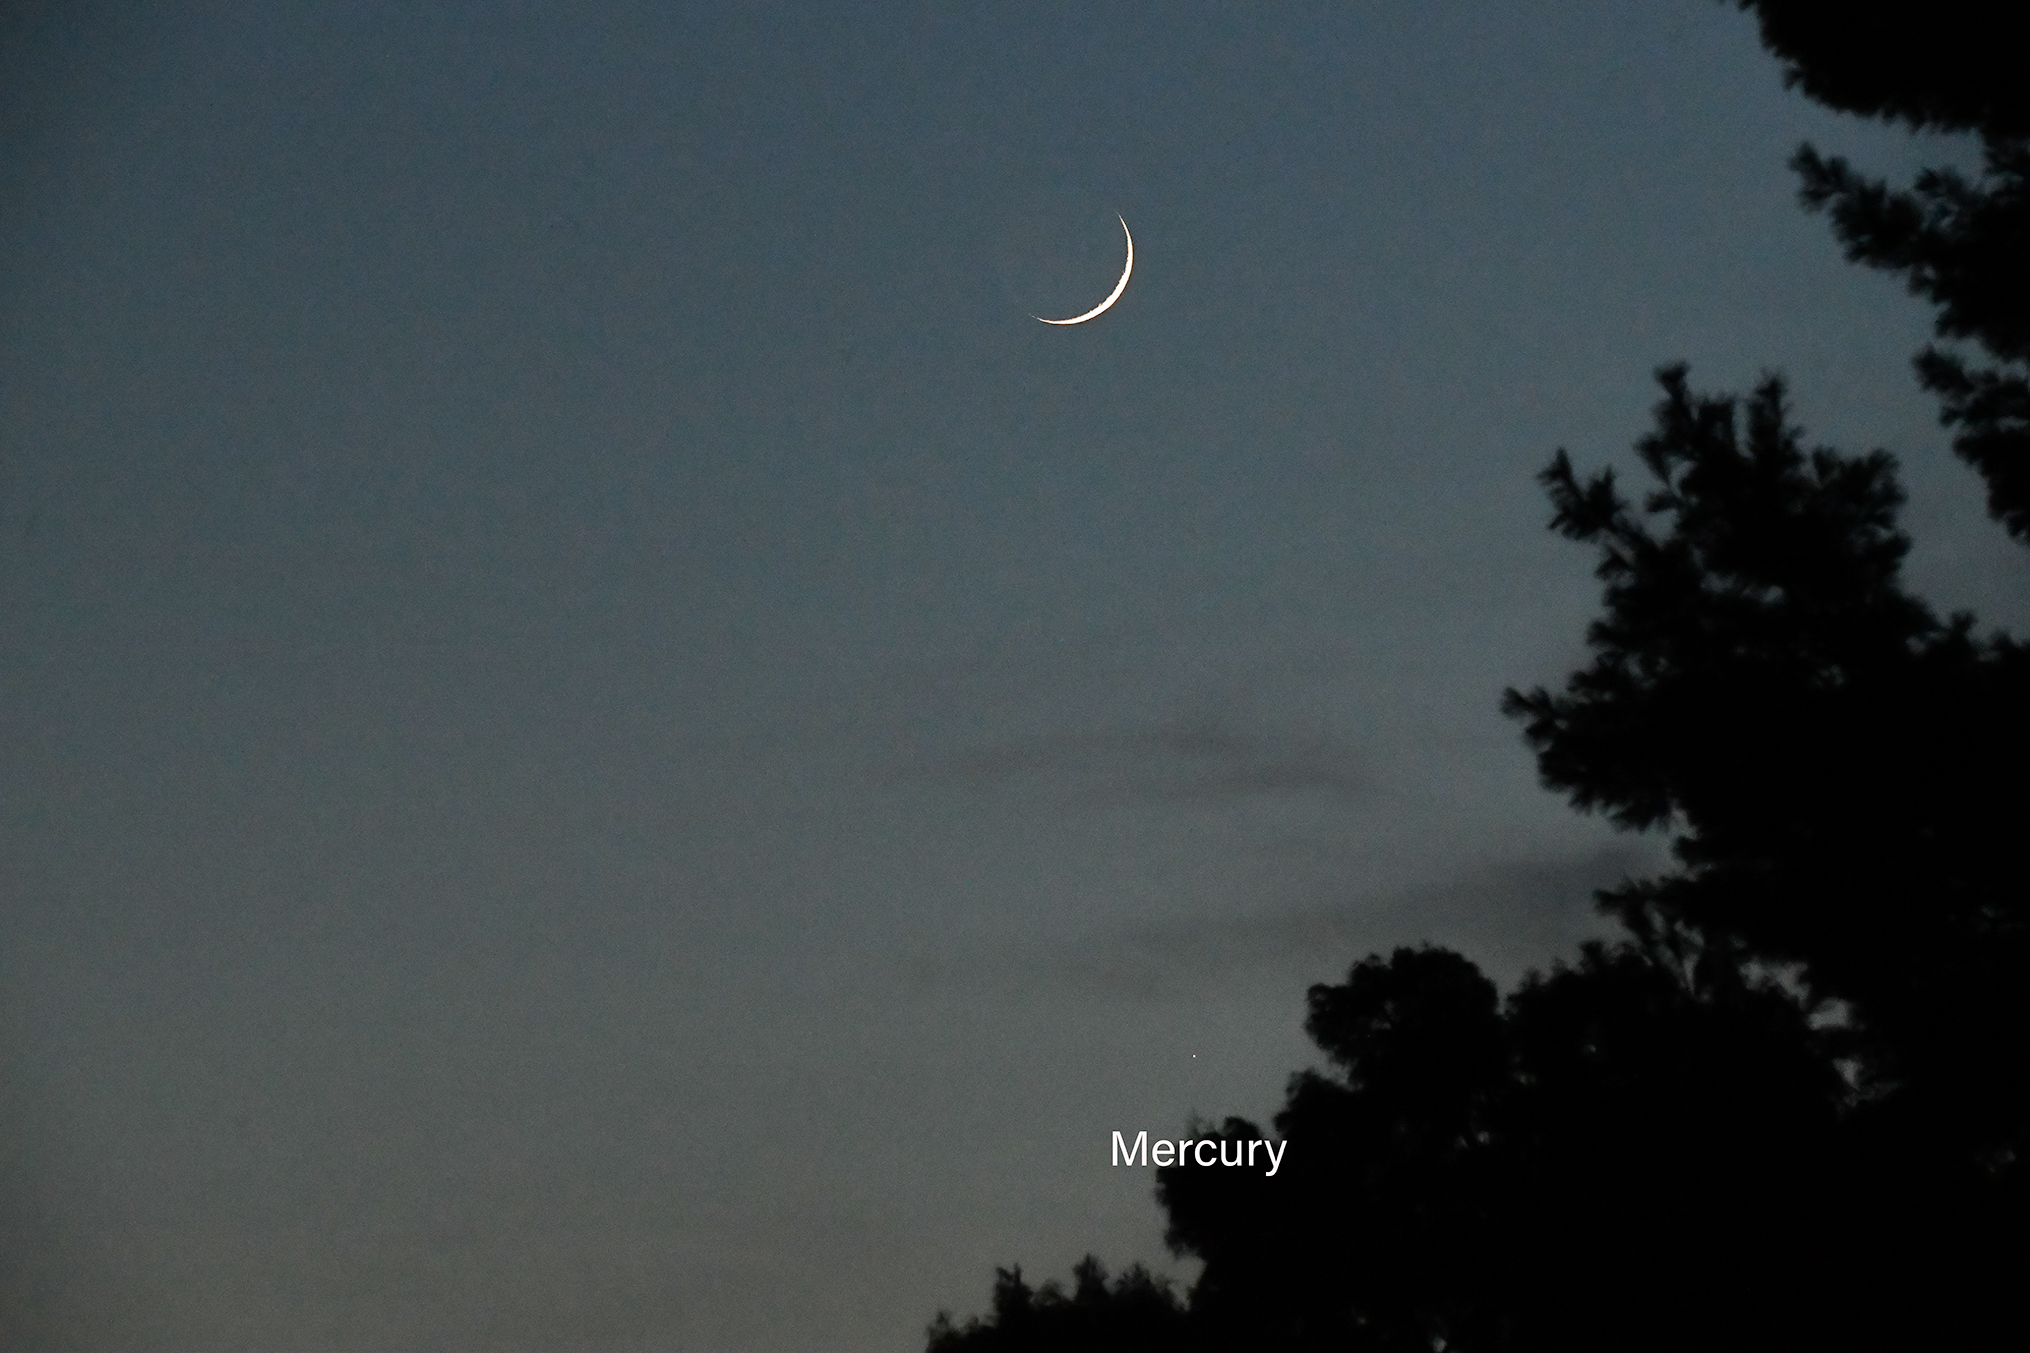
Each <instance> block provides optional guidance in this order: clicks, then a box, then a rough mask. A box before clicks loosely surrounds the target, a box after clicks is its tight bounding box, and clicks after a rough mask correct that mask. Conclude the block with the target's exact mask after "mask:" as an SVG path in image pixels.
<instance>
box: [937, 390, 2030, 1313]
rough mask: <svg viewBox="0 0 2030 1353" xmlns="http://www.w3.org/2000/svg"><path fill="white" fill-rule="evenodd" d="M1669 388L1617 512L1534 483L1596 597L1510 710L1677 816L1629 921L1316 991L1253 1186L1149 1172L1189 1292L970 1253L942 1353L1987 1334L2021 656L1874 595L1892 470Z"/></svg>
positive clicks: (2029, 706)
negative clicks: (1560, 669)
mask: <svg viewBox="0 0 2030 1353" xmlns="http://www.w3.org/2000/svg"><path fill="white" fill-rule="evenodd" d="M1661 380H1662V384H1663V387H1664V394H1665V398H1664V399H1663V401H1662V402H1661V403H1660V404H1659V405H1658V407H1657V425H1656V430H1655V431H1654V432H1653V433H1652V434H1651V435H1650V436H1649V437H1647V438H1645V439H1644V440H1643V441H1642V442H1641V443H1640V444H1639V450H1640V453H1641V458H1642V461H1643V463H1644V465H1645V466H1646V467H1647V469H1648V470H1649V472H1650V473H1651V474H1652V475H1653V476H1654V477H1655V480H1656V488H1655V489H1654V490H1653V491H1652V492H1651V493H1650V494H1648V495H1647V496H1646V498H1644V500H1643V501H1642V503H1641V505H1640V507H1637V506H1635V505H1632V504H1631V503H1629V502H1627V501H1626V500H1624V498H1623V497H1622V496H1621V494H1620V492H1619V491H1618V489H1617V487H1616V484H1615V481H1614V478H1613V476H1612V475H1611V473H1602V474H1600V475H1596V476H1594V477H1592V478H1589V479H1582V478H1581V477H1580V476H1579V475H1578V474H1577V473H1576V472H1575V471H1574V469H1573V467H1572V465H1571V461H1570V459H1569V457H1567V456H1566V455H1565V454H1564V453H1563V452H1560V453H1559V455H1558V457H1557V459H1556V460H1555V461H1554V462H1553V463H1552V465H1551V467H1550V468H1549V469H1548V470H1547V471H1546V472H1545V474H1544V476H1543V479H1544V482H1545V484H1546V486H1547V488H1548V489H1549V491H1550V495H1551V498H1552V501H1553V504H1554V506H1555V516H1554V519H1553V524H1554V525H1555V526H1556V528H1557V529H1559V530H1561V531H1563V532H1564V533H1565V534H1567V535H1569V536H1571V537H1572V538H1574V539H1577V540H1580V541H1584V542H1587V543H1589V544H1592V545H1594V546H1595V547H1597V548H1598V549H1599V551H1600V554H1601V562H1600V565H1599V573H1600V576H1601V577H1602V579H1603V580H1604V581H1605V583H1606V591H1605V604H1604V607H1603V614H1602V616H1601V618H1600V619H1599V620H1597V621H1596V622H1595V623H1594V624H1593V626H1592V627H1591V629H1590V630H1589V641H1590V643H1591V645H1592V647H1593V650H1594V659H1593V662H1592V663H1591V665H1590V666H1588V667H1587V668H1586V669H1585V670H1582V671H1580V672H1578V673H1576V674H1575V675H1574V676H1573V677H1572V678H1571V680H1570V681H1569V682H1568V683H1567V685H1566V687H1565V689H1564V691H1563V692H1562V693H1559V694H1555V695H1554V694H1551V693H1549V692H1547V691H1544V690H1537V691H1533V692H1531V693H1529V694H1527V695H1525V694H1520V693H1517V692H1513V691H1512V692H1510V693H1509V696H1508V708H1509V711H1510V712H1511V713H1512V714H1515V715H1517V716H1519V717H1521V718H1523V719H1525V720H1526V721H1527V732H1528V737H1529V739H1530V741H1531V742H1533V743H1534V744H1535V745H1536V747H1537V749H1538V753H1539V764H1540V768H1541V769H1542V771H1543V774H1544V776H1545V779H1546V781H1547V782H1548V783H1549V784H1551V785H1552V786H1553V787H1555V788H1558V789H1561V790H1563V791H1565V792H1566V793H1567V794H1569V795H1570V796H1571V798H1572V799H1573V801H1574V802H1575V803H1576V804H1578V805H1579V806H1581V807H1583V808H1588V809H1595V810H1599V811H1603V812H1605V813H1607V814H1609V815H1610V816H1611V817H1612V818H1613V820H1615V821H1616V822H1618V823H1620V824H1621V825H1623V826H1625V827H1629V828H1651V827H1668V828H1670V829H1672V830H1673V831H1675V832H1676V833H1677V843H1676V847H1675V849H1676V853H1677V856H1678V859H1679V867H1678V868H1677V869H1675V870H1674V871H1673V872H1671V873H1670V874H1668V875H1667V876H1665V877H1663V878H1660V879H1652V880H1647V881H1642V882H1633V883H1628V884H1625V885H1624V886H1622V887H1621V888H1619V889H1614V890H1610V891H1608V892H1606V893H1603V894H1601V901H1602V903H1603V905H1604V906H1606V907H1607V908H1608V909H1609V910H1610V911H1611V912H1612V913H1613V914H1614V915H1616V916H1617V917H1619V918H1620V919H1621V920H1622V921H1623V922H1624V923H1625V925H1626V928H1627V930H1628V932H1629V935H1630V938H1629V940H1628V941H1626V942H1623V943H1621V944H1618V945H1614V946H1605V945H1599V944H1595V945H1591V946H1588V947H1587V948H1585V949H1584V950H1583V951H1582V952H1581V954H1580V955H1579V958H1578V961H1577V962H1576V963H1575V964H1573V965H1570V966H1558V967H1554V969H1553V970H1552V971H1551V972H1550V973H1549V974H1548V975H1541V976H1533V977H1531V978H1530V979H1529V980H1527V981H1526V982H1524V983H1523V985H1522V986H1521V987H1520V988H1519V989H1518V990H1517V991H1515V992H1514V993H1513V994H1511V995H1510V996H1509V997H1508V999H1507V1000H1506V1001H1505V1002H1504V1001H1502V1000H1500V999H1498V996H1497V993H1496V991H1495V989H1494V987H1493V985H1492V984H1491V983H1489V982H1488V981H1487V979H1486V978H1485V977H1484V976H1483V975H1482V974H1481V973H1480V972H1479V971H1478V969H1476V968H1475V967H1474V966H1473V965H1472V964H1471V963H1470V962H1468V961H1467V960H1466V959H1464V958H1462V957H1460V956H1459V955H1457V954H1453V953H1449V952H1447V951H1443V950H1436V949H1428V948H1427V949H1399V950H1397V951H1396V952H1395V953H1394V954H1393V955H1391V956H1390V957H1389V958H1388V959H1386V960H1384V959H1382V958H1380V957H1378V956H1377V957H1370V958H1368V959H1366V960H1365V961H1363V962H1361V963H1358V964H1356V965H1355V966H1354V967H1353V969H1352V970H1351V972H1350V973H1349V974H1348V977H1347V980H1346V981H1345V982H1344V983H1342V984H1338V985H1333V986H1319V987H1314V988H1313V989H1312V991H1311V993H1310V1001H1309V1005H1310V1009H1309V1017H1308V1019H1307V1021H1306V1026H1305V1027H1306V1029H1307V1031H1308V1032H1309V1033H1310V1034H1311V1036H1312V1038H1313V1040H1314V1041H1315V1042H1316V1043H1317V1045H1318V1046H1319V1048H1320V1049H1321V1050H1322V1051H1323V1053H1324V1054H1325V1056H1326V1059H1327V1061H1328V1063H1329V1068H1330V1069H1329V1070H1325V1071H1315V1070H1314V1071H1306V1072H1303V1073H1301V1074H1299V1075H1297V1076H1295V1077H1294V1078H1293V1079H1292V1080H1291V1082H1290V1086H1289V1091H1288V1094H1287V1097H1286V1100H1285V1103H1284V1106H1283V1109H1282V1111H1281V1112H1280V1113H1279V1114H1277V1116H1276V1118H1275V1127H1276V1129H1277V1130H1278V1131H1279V1132H1280V1133H1281V1134H1282V1136H1283V1138H1284V1140H1285V1141H1286V1142H1287V1143H1288V1147H1287V1154H1286V1155H1285V1156H1284V1158H1283V1164H1282V1167H1281V1168H1280V1169H1279V1171H1278V1173H1277V1175H1276V1176H1275V1177H1273V1178H1271V1177H1268V1176H1266V1175H1265V1174H1264V1173H1263V1172H1262V1171H1259V1170H1230V1169H1225V1168H1217V1169H1207V1168H1202V1167H1198V1166H1195V1165H1180V1166H1174V1167H1169V1168H1165V1169H1162V1170H1159V1171H1158V1175H1157V1196H1158V1198H1159V1200H1160V1202H1161V1204H1162V1206H1163V1207H1164V1209H1165V1211H1166V1213H1167V1216H1168V1221H1169V1226H1168V1230H1167V1233H1166V1238H1167V1240H1168V1242H1169V1244H1170V1245H1171V1247H1172V1248H1173V1250H1174V1251H1175V1252H1177V1253H1178V1254H1180V1255H1186V1256H1191V1257H1194V1258H1196V1259H1198V1260H1201V1261H1202V1262H1203V1264H1204V1269H1203V1272H1202V1273H1201V1275H1200V1277H1199V1280H1198V1281H1197V1283H1196V1284H1195V1285H1194V1286H1193V1288H1192V1291H1191V1294H1190V1302H1189V1308H1188V1313H1185V1314H1183V1315H1179V1314H1178V1312H1177V1310H1176V1308H1175V1307H1166V1308H1165V1310H1166V1311H1167V1312H1168V1313H1167V1314H1163V1313H1160V1312H1156V1311H1155V1308H1154V1307H1150V1308H1148V1310H1149V1311H1150V1312H1151V1314H1150V1316H1149V1320H1150V1322H1151V1323H1147V1324H1137V1325H1134V1326H1133V1327H1132V1328H1133V1329H1134V1330H1135V1331H1137V1333H1135V1334H1134V1335H1132V1336H1130V1335H1128V1334H1125V1333H1123V1334H1104V1335H1102V1334H1096V1333H1092V1331H1097V1330H1099V1329H1101V1325H1100V1323H1099V1321H1100V1320H1101V1318H1102V1315H1103V1314H1104V1313H1106V1312H1109V1311H1112V1310H1113V1309H1114V1308H1115V1307H1116V1306H1121V1305H1124V1303H1123V1302H1122V1299H1121V1298H1120V1297H1119V1296H1118V1295H1116V1294H1115V1293H1114V1292H1112V1291H1110V1289H1108V1288H1107V1287H1106V1286H1105V1283H1104V1281H1103V1280H1102V1279H1100V1278H1099V1277H1093V1278H1091V1279H1085V1278H1082V1279H1081V1282H1080V1291H1081V1292H1082V1293H1083V1294H1084V1298H1083V1300H1084V1305H1083V1306H1080V1303H1079V1300H1077V1299H1065V1298H1061V1297H1055V1296H1052V1297H1032V1296H1031V1295H1030V1294H1029V1293H1028V1289H1027V1288H1026V1287H1024V1286H1023V1285H1022V1284H1021V1282H1020V1279H1019V1276H1017V1275H1008V1274H1004V1275H1003V1280H1002V1284H1001V1286H1000V1288H998V1289H997V1293H996V1303H995V1310H994V1313H993V1316H992V1317H991V1318H990V1319H989V1320H988V1321H985V1322H980V1321H975V1322H972V1323H970V1324H968V1325H967V1326H966V1327H965V1329H964V1330H956V1331H955V1330H953V1329H952V1328H951V1327H950V1325H949V1322H947V1323H946V1324H944V1325H943V1326H940V1327H938V1328H937V1329H936V1330H934V1331H933V1334H934V1339H936V1340H942V1341H943V1342H942V1343H934V1353H971V1351H972V1350H982V1349H993V1350H1025V1351H1026V1350H1041V1349H1044V1348H1051V1347H1064V1346H1069V1345H1067V1344H1065V1343H1064V1342H1063V1341H1064V1340H1066V1339H1070V1338H1074V1337H1078V1338H1100V1339H1107V1340H1113V1342H1109V1343H1106V1344H1105V1345H1104V1346H1106V1347H1110V1348H1129V1347H1139V1346H1141V1345H1136V1344H1131V1343H1128V1342H1126V1340H1127V1339H1128V1338H1130V1337H1135V1338H1140V1337H1143V1336H1144V1332H1146V1331H1149V1330H1154V1329H1158V1328H1160V1329H1161V1330H1162V1331H1163V1333H1162V1335H1161V1337H1163V1338H1166V1339H1170V1340H1172V1345H1171V1346H1173V1347H1180V1348H1192V1349H1200V1350H1206V1351H1207V1353H1210V1351H1212V1350H1219V1351H1221V1353H1225V1351H1226V1350H1243V1349H1245V1350H1251V1351H1254V1353H1280V1351H1288V1353H1299V1351H1305V1353H1308V1351H1309V1350H1322V1349H1327V1348H1330V1349H1340V1350H1377V1351H1386V1353H1393V1351H1394V1350H1410V1349H1416V1350H1429V1349H1436V1348H1444V1349H1461V1350H1480V1351H1484V1353H1536V1350H1562V1351H1563V1353H1575V1351H1581V1353H1583V1351H1585V1350H1596V1349H1597V1350H1608V1349H1615V1350H1621V1349H1628V1348H1640V1349H1646V1350H1674V1349H1683V1350H1717V1349H1723V1348H1724V1349H1730V1350H1732V1349H1779V1348H1780V1349H1785V1350H1799V1349H1817V1348H1823V1349H1833V1348H1840V1349H1851V1348H1854V1347H1867V1346H1882V1344H1883V1342H1884V1341H1885V1340H1887V1341H1889V1342H1890V1343H1892V1344H1896V1345H1899V1346H1932V1345H1939V1346H1951V1347H1960V1348H1977V1349H1978V1348H2001V1347H2007V1346H2009V1341H2010V1340H2011V1339H2012V1338H2015V1337H2016V1336H2017V1335H2019V1334H2020V1331H2019V1330H2017V1329H2016V1325H2017V1323H2018V1322H2017V1319H2016V1299H2015V1296H2014V1292H2015V1287H2016V1285H2018V1284H2019V1283H2020V1276H2019V1275H2020V1272H2021V1271H2030V1247H2026V1234H2030V1230H2026V1227H2025V1225H2024V1222H2025V1220H2026V1217H2030V1212H2026V1209H2025V1206H2024V1203H2025V1189H2024V1175H2025V1171H2024V1169H2023V1168H2022V1165H2021V1156H2022V1147H2023V1145H2024V1140H2023V1139H2024V1124H2025V1117H2026V1115H2025V1112H2024V1109H2025V1096H2024V1086H2025V1081H2026V1070H2030V1055H2026V1054H2030V1039H2026V1037H2025V1028H2026V1017H2025V1012H2024V1010H2023V1008H2022V1003H2021V999H2020V998H2021V994H2022V991H2023V978H2024V977H2025V975H2026V963H2025V957H2026V954H2025V942H2024V941H2025V930H2026V927H2025V924H2024V920H2025V918H2024V909H2025V905H2026V898H2025V895H2024V890H2023V889H2022V888H2021V886H2020V885H2019V884H2018V883H2017V882H2016V880H2015V879H2014V877H2013V874H2012V866H2013V863H2014V855H2015V851H2014V849H2013V847H2014V843H2015V841H2016V840H2017V839H2018V836H2019V829H2018V826H2017V824H2018V822H2019V821H2020V819H2021V810H2022V808H2023V807H2024V803H2023V798H2024V794H2023V790H2022V789H2021V788H2020V787H2019V786H2018V785H2017V784H2012V783H2006V782H2005V783H1997V782H1996V779H1995V777H1992V776H1987V775H1984V774H1982V772H1983V771H1984V770H1988V769H2003V768H2013V767H2015V766H2017V765H2020V764H2021V760H2022V756H2023V754H2024V753H2025V752H2030V700H2025V699H2024V698H2023V696H2024V694H2025V689H2026V667H2025V661H2024V658H2023V656H2022V653H2021V651H2020V650H2019V649H2018V648H2017V647H2016V646H2015V645H2013V644H2012V643H2010V642H2009V641H2007V640H2004V639H1993V640H1987V641H1977V640H1976V639H1975V638H1974V637H1973V635H1972V625H1971V621H1970V620H1969V619H1967V618H1966V617H1954V618H1952V619H1950V620H1940V619H1939V618H1937V617H1936V616H1934V615H1933V614H1932V613H1931V611H1930V610H1929V609H1928V608H1927V607H1925V606H1924V605H1923V604H1922V603H1921V602H1920V601H1918V600H1917V599H1916V598H1914V597H1912V596H1910V595H1909V594H1908V593H1907V592H1905V591H1904V590H1903V589H1902V587H1901V585H1900V582H1899V577H1898V570H1899V566H1900V562H1901V560H1902V557H1903V555H1904V552H1905V550H1906V548H1907V542H1906V541H1905V540H1904V538H1903V537H1902V536H1901V535H1900V534H1899V533H1898V531H1897V530H1896V523H1895V512H1896V507H1897V504H1898V503H1899V501H1900V491H1899V490H1898V488H1897V485H1896V482H1895V477H1894V467H1893V465H1892V463H1891V461H1890V460H1889V458H1888V457H1887V456H1886V455H1884V454H1882V453H1880V452H1876V453H1874V454H1872V455H1868V456H1862V457H1849V456H1844V455H1841V454H1839V453H1836V452H1833V451H1830V450H1825V449H1819V450H1814V451H1810V452H1807V451H1806V450H1805V449H1804V448H1803V446H1802V445H1801V444H1800V439H1799V435H1798V433H1797V431H1796V429H1794V428H1792V427H1791V426H1789V424H1788V422H1787V421H1786V416H1785V410H1784V405H1783V391H1782V386H1781V384H1780V383H1779V382H1777V381H1775V380H1773V379H1772V380H1769V381H1767V382H1765V383H1764V384H1763V385H1762V386H1761V387H1760V388H1759V389H1758V390H1757V391H1756V392H1755V394H1754V395H1753V397H1751V398H1750V399H1749V400H1748V401H1746V405H1745V408H1744V407H1743V406H1742V405H1741V404H1740V403H1739V402H1737V401H1735V400H1732V399H1728V398H1705V397H1700V396H1697V395H1695V394H1693V393H1692V392H1691V390H1690V389H1689V387H1688V385H1687V382H1686V379H1685V373H1684V371H1683V369H1682V368H1671V369H1668V370H1666V371H1664V372H1663V373H1661ZM1195 1135H1198V1136H1213V1135H1216V1136H1218V1137H1220V1138H1221V1139H1223V1140H1232V1141H1246V1140H1252V1139H1254V1138H1256V1137H1259V1136H1261V1135H1263V1134H1262V1133H1261V1131H1260V1129H1258V1128H1257V1127H1256V1126H1255V1125H1254V1124H1252V1123H1250V1122H1248V1121H1246V1120H1244V1119H1239V1118H1229V1119H1227V1120H1226V1121H1225V1122H1224V1124H1222V1125H1221V1126H1220V1127H1219V1128H1217V1129H1213V1128H1211V1127H1210V1126H1206V1127H1200V1128H1197V1129H1196V1130H1195ZM1074 1308H1077V1309H1079V1310H1082V1311H1084V1312H1085V1313H1086V1315H1085V1317H1084V1320H1085V1323H1082V1324H1081V1323H1077V1320H1076V1318H1075V1316H1074ZM1173 1317H1175V1318H1176V1319H1178V1320H1179V1321H1181V1323H1180V1324H1177V1325H1176V1326H1174V1327H1173V1326H1171V1325H1168V1324H1163V1325H1161V1326H1160V1327H1159V1325H1158V1324H1156V1323H1155V1322H1156V1321H1157V1320H1158V1319H1159V1318H1160V1320H1161V1321H1164V1322H1167V1321H1169V1320H1171V1319H1172V1318H1173ZM1109 1318H1111V1317H1109ZM1051 1320H1055V1321H1059V1322H1061V1323H1060V1324H1059V1325H1051V1324H1049V1323H1048V1321H1051ZM1108 1328H1114V1327H1111V1326H1110V1327H1108ZM1119 1328H1122V1329H1126V1328H1129V1327H1128V1326H1127V1325H1125V1324H1123V1325H1121V1326H1119ZM1060 1330H1061V1331H1063V1332H1062V1333H1060ZM1074 1330H1076V1331H1078V1333H1077V1334H1074V1333H1072V1331H1074ZM957 1340H970V1341H971V1342H955V1341H957ZM1075 1346H1078V1347H1099V1346H1101V1345H1100V1344H1081V1345H1075Z"/></svg>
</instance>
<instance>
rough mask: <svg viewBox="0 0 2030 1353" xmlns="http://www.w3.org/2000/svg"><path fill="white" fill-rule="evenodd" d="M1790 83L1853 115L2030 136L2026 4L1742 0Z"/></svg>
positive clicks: (1991, 0) (1739, 1) (1946, 0)
mask: <svg viewBox="0 0 2030 1353" xmlns="http://www.w3.org/2000/svg"><path fill="white" fill-rule="evenodd" d="M1736 3H1737V4H1738V5H1739V6H1740V8H1742V9H1744V10H1754V11H1755V14H1756V17H1757V19H1758V20H1760V22H1761V26H1762V44H1763V46H1765V47H1767V48H1769V50H1770V51H1771V52H1773V53H1774V54H1775V55H1776V56H1778V57H1780V58H1781V59H1782V61H1783V63H1784V67H1783V81H1784V83H1785V84H1786V85H1789V86H1792V87H1793V88H1797V89H1802V90H1803V91H1804V92H1805V94H1806V95H1808V96H1809V97H1811V98H1813V99H1815V100H1817V101H1818V102H1820V103H1823V104H1825V105H1826V106H1827V107H1828V108H1837V109H1839V110H1840V111H1841V112H1843V113H1860V114H1863V115H1866V116H1871V117H1884V118H1893V119H1895V120H1897V121H1901V122H1905V123H1908V124H1909V125H1911V126H1913V127H1921V128H1930V129H1935V130H1939V131H1968V130H1984V131H1989V132H1993V133H1995V134H1997V135H2003V136H2022V135H2025V134H2030V82H2026V81H2025V80H2024V78H2023V63H2022V38H2021V34H2020V31H2019V30H2020V29H2021V27H2022V13H2021V6H2020V5H2010V4H1996V3H1994V0H1927V2H1926V3H1922V4H1920V3H1917V0H1736Z"/></svg>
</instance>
